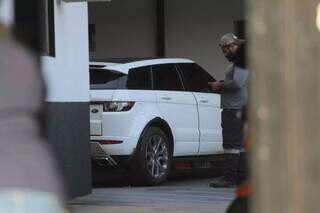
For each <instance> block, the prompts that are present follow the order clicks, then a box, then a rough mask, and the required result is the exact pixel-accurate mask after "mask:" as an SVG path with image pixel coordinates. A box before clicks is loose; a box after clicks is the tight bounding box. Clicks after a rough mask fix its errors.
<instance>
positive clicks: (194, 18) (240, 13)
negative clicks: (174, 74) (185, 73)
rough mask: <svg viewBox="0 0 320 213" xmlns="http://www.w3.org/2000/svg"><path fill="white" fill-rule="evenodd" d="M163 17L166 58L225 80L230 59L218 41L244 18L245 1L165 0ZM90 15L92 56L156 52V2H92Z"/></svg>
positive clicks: (127, 0)
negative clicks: (197, 66)
mask: <svg viewBox="0 0 320 213" xmlns="http://www.w3.org/2000/svg"><path fill="white" fill-rule="evenodd" d="M165 16H166V19H165V25H166V28H165V31H166V35H165V36H166V57H185V58H190V59H193V60H195V61H197V62H198V63H199V64H200V65H201V66H203V68H205V69H206V70H208V71H209V72H210V73H211V74H212V75H213V76H214V77H216V78H217V79H222V78H224V73H225V68H226V66H227V64H228V62H227V61H226V60H225V59H224V57H223V56H222V54H221V51H220V49H219V47H218V41H219V39H220V37H221V36H222V35H223V34H225V33H228V32H233V21H234V20H243V19H244V0H215V1H213V0H201V1H195V0H166V1H165ZM89 17H90V18H89V22H90V23H95V24H96V28H97V29H96V30H97V35H96V41H97V51H96V52H95V53H92V56H93V57H98V58H99V57H100V58H101V57H104V58H115V57H127V56H150V57H153V56H155V55H156V54H155V53H156V1H155V0H136V1H132V0H116V1H112V2H111V3H89Z"/></svg>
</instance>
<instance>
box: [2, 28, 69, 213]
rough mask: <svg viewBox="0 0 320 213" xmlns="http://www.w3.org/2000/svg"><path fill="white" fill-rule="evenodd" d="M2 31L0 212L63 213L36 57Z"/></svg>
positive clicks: (60, 191)
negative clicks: (45, 128) (44, 132)
mask: <svg viewBox="0 0 320 213" xmlns="http://www.w3.org/2000/svg"><path fill="white" fill-rule="evenodd" d="M4 29H5V28H4V27H3V26H0V146H1V148H0V213H4V212H5V213H11V212H19V213H29V212H30V213H38V212H39V213H40V212H43V213H60V212H62V204H63V200H64V197H63V190H62V187H61V184H60V183H61V182H60V175H59V174H58V172H57V169H56V164H55V162H54V160H53V158H52V155H51V152H50V150H49V147H48V144H47V143H46V141H45V140H44V138H42V136H41V128H40V127H41V126H40V122H39V121H40V119H39V117H40V116H39V115H40V114H41V112H42V107H43V88H42V79H41V77H40V71H39V66H38V64H37V61H36V57H35V56H34V55H32V53H31V52H29V51H28V50H26V49H25V48H24V47H23V46H22V45H20V44H18V43H16V42H14V41H13V40H12V39H11V38H10V37H9V35H8V33H7V32H6V31H5V30H4Z"/></svg>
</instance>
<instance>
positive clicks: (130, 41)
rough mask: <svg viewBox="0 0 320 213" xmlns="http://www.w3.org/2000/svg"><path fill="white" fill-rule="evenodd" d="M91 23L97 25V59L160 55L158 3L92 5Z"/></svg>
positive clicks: (123, 0)
mask: <svg viewBox="0 0 320 213" xmlns="http://www.w3.org/2000/svg"><path fill="white" fill-rule="evenodd" d="M89 23H90V24H95V25H96V43H97V46H96V48H97V49H96V51H95V52H92V53H91V56H92V57H93V58H119V57H120V58H122V57H154V56H155V55H156V25H155V23H156V1H155V0H115V1H111V2H107V3H106V2H104V3H101V2H98V3H89Z"/></svg>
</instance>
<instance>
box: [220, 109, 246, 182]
mask: <svg viewBox="0 0 320 213" xmlns="http://www.w3.org/2000/svg"><path fill="white" fill-rule="evenodd" d="M243 116H244V112H243V110H241V109H224V110H223V111H222V135H223V148H224V150H225V168H224V179H225V180H226V181H227V182H229V183H230V184H240V183H241V182H242V181H243V180H244V179H245V178H246V177H245V176H246V175H245V173H246V171H245V170H246V169H245V167H246V166H245V164H246V163H245V161H246V154H245V152H242V151H243V148H244V145H243V144H244V141H243V139H244V138H243V137H244V133H243V128H244V122H245V121H244V119H243Z"/></svg>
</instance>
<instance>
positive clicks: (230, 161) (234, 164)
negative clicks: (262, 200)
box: [223, 153, 240, 184]
mask: <svg viewBox="0 0 320 213" xmlns="http://www.w3.org/2000/svg"><path fill="white" fill-rule="evenodd" d="M239 157H240V154H230V153H226V154H225V164H224V174H223V178H224V179H225V180H226V182H228V183H234V184H236V181H237V178H238V168H239Z"/></svg>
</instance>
